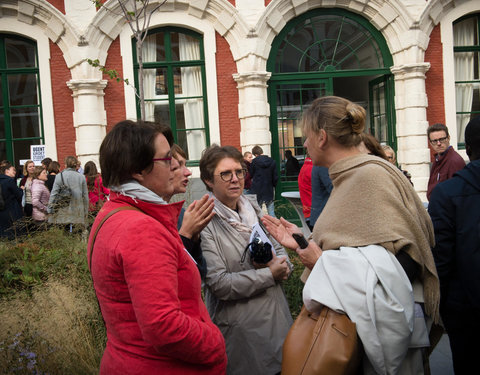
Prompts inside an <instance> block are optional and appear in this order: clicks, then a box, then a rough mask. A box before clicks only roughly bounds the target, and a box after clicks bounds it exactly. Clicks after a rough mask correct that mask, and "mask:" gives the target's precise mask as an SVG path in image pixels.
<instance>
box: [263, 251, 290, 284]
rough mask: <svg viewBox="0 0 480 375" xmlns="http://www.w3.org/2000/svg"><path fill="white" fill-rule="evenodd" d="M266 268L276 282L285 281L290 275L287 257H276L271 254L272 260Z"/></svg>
mask: <svg viewBox="0 0 480 375" xmlns="http://www.w3.org/2000/svg"><path fill="white" fill-rule="evenodd" d="M267 266H268V268H270V271H271V272H272V275H273V278H274V279H275V280H276V281H282V280H287V279H288V275H289V274H290V267H288V263H287V257H286V256H284V255H282V256H279V257H277V256H276V255H275V254H273V258H272V260H271V261H270V262H268V263H267Z"/></svg>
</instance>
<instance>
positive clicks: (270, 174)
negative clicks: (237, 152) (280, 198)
mask: <svg viewBox="0 0 480 375" xmlns="http://www.w3.org/2000/svg"><path fill="white" fill-rule="evenodd" d="M250 169H251V173H252V186H251V187H250V193H251V194H256V195H257V201H258V203H259V204H262V203H263V202H271V201H273V199H274V188H275V186H276V185H277V181H278V172H277V165H276V163H275V160H273V159H272V158H271V157H268V156H266V155H259V156H257V157H256V158H255V159H253V160H252V165H251V166H250Z"/></svg>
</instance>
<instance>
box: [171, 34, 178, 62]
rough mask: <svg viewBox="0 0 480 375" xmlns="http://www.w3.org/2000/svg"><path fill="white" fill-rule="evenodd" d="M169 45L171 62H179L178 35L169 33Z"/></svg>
mask: <svg viewBox="0 0 480 375" xmlns="http://www.w3.org/2000/svg"><path fill="white" fill-rule="evenodd" d="M170 44H171V51H170V52H171V54H172V61H180V50H179V48H178V44H179V42H178V33H176V32H171V33H170Z"/></svg>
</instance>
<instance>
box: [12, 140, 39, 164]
mask: <svg viewBox="0 0 480 375" xmlns="http://www.w3.org/2000/svg"><path fill="white" fill-rule="evenodd" d="M39 144H41V141H40V140H39V139H29V140H25V141H14V142H13V156H14V160H15V163H18V161H19V160H21V159H30V156H31V155H30V146H31V145H39Z"/></svg>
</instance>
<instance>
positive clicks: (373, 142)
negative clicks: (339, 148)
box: [361, 133, 389, 161]
mask: <svg viewBox="0 0 480 375" xmlns="http://www.w3.org/2000/svg"><path fill="white" fill-rule="evenodd" d="M361 136H362V141H363V144H364V145H365V147H366V148H367V150H368V151H370V152H369V154H371V155H375V156H378V157H380V158H382V159H385V160H386V161H389V160H388V158H387V154H386V153H385V150H384V149H383V147H382V145H381V144H380V142H378V140H377V138H375V137H374V136H373V135H371V134H367V133H362V134H361Z"/></svg>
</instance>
